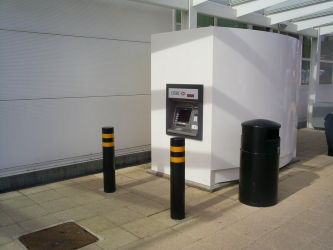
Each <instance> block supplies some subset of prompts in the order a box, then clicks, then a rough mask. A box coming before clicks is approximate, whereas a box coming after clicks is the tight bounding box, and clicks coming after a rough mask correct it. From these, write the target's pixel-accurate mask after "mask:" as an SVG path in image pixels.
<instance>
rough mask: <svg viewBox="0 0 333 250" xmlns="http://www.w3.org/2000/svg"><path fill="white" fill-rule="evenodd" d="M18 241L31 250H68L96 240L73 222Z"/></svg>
mask: <svg viewBox="0 0 333 250" xmlns="http://www.w3.org/2000/svg"><path fill="white" fill-rule="evenodd" d="M19 240H20V241H21V242H22V243H23V245H24V246H25V247H26V248H27V249H31V250H42V249H50V250H51V249H52V250H53V249H54V250H60V249H61V250H70V249H77V248H80V247H84V246H86V245H89V244H91V243H94V242H96V241H98V238H97V237H96V236H94V235H92V234H91V233H89V232H88V231H86V230H85V229H84V228H82V227H80V226H79V225H77V224H75V223H74V222H66V223H63V224H60V225H57V226H54V227H49V228H46V229H43V230H40V231H37V232H33V233H30V234H26V235H23V236H21V237H19Z"/></svg>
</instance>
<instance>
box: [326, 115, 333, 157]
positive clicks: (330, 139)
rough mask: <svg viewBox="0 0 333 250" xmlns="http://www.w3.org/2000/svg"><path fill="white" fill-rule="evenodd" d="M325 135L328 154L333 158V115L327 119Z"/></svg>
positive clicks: (327, 116)
mask: <svg viewBox="0 0 333 250" xmlns="http://www.w3.org/2000/svg"><path fill="white" fill-rule="evenodd" d="M325 134H326V140H327V147H328V154H327V155H329V156H333V113H330V114H328V115H326V117H325Z"/></svg>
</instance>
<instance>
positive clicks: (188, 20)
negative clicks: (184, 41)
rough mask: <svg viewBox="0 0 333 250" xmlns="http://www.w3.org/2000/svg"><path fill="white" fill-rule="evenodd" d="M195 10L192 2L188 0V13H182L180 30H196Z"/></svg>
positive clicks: (196, 14) (196, 13)
mask: <svg viewBox="0 0 333 250" xmlns="http://www.w3.org/2000/svg"><path fill="white" fill-rule="evenodd" d="M197 16H198V12H197V9H196V8H195V7H194V6H193V0H188V11H182V15H181V19H182V30H184V29H195V28H197Z"/></svg>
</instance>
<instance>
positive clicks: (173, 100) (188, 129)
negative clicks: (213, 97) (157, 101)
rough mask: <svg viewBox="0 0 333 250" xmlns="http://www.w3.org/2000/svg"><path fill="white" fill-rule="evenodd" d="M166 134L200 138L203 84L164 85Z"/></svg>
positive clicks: (194, 138)
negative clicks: (165, 94) (165, 95)
mask: <svg viewBox="0 0 333 250" xmlns="http://www.w3.org/2000/svg"><path fill="white" fill-rule="evenodd" d="M166 93H167V97H166V134H168V135H173V136H183V137H186V138H190V139H193V140H202V105H203V85H184V84H167V85H166Z"/></svg>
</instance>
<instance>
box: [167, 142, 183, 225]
mask: <svg viewBox="0 0 333 250" xmlns="http://www.w3.org/2000/svg"><path fill="white" fill-rule="evenodd" d="M170 144H171V146H170V207H171V208H170V210H171V218H172V219H175V220H182V219H184V218H185V138H183V137H174V138H171V140H170Z"/></svg>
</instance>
